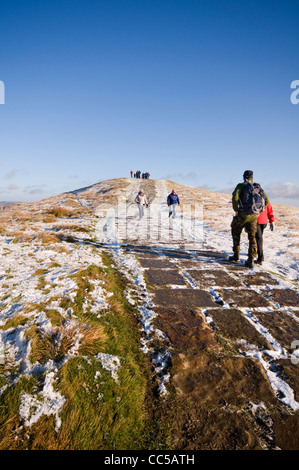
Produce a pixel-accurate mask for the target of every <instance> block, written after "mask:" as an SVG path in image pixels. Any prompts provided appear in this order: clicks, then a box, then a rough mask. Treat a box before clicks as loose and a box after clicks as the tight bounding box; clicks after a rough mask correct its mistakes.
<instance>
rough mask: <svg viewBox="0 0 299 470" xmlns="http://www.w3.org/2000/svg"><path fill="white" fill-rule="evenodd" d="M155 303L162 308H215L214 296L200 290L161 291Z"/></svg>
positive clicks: (156, 294)
mask: <svg viewBox="0 0 299 470" xmlns="http://www.w3.org/2000/svg"><path fill="white" fill-rule="evenodd" d="M154 303H155V304H156V305H160V306H182V307H191V308H192V307H193V308H194V307H215V305H216V304H215V302H214V301H213V298H212V296H211V295H210V294H209V293H208V292H206V291H203V290H200V289H159V290H158V291H156V293H155V298H154Z"/></svg>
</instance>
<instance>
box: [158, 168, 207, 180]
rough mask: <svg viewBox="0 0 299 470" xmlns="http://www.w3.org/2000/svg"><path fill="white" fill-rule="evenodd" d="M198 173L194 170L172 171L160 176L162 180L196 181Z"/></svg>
mask: <svg viewBox="0 0 299 470" xmlns="http://www.w3.org/2000/svg"><path fill="white" fill-rule="evenodd" d="M197 178H198V175H197V173H196V172H195V171H189V173H172V174H169V175H166V176H162V177H161V179H163V180H171V181H176V180H181V181H193V182H194V181H197Z"/></svg>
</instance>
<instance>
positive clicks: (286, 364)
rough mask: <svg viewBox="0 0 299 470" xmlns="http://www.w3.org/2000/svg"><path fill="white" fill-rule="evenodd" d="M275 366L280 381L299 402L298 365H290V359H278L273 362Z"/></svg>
mask: <svg viewBox="0 0 299 470" xmlns="http://www.w3.org/2000/svg"><path fill="white" fill-rule="evenodd" d="M275 366H276V367H277V368H278V369H279V371H280V376H281V377H282V379H283V380H285V381H286V382H287V383H288V384H289V385H290V387H291V388H292V389H293V390H294V398H295V400H296V401H298V402H299V374H298V369H299V364H292V362H291V359H279V360H278V361H275ZM298 418H299V415H298ZM298 429H299V428H298Z"/></svg>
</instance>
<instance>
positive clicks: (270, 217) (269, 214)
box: [255, 202, 275, 264]
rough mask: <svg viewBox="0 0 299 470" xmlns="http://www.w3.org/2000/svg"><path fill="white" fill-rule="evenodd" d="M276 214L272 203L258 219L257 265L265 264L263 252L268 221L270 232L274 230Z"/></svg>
mask: <svg viewBox="0 0 299 470" xmlns="http://www.w3.org/2000/svg"><path fill="white" fill-rule="evenodd" d="M274 220H275V217H274V214H273V208H272V204H271V202H268V204H267V207H266V208H265V210H264V211H263V212H261V213H260V215H259V216H258V219H257V230H256V243H257V259H256V260H255V263H257V264H263V261H264V251H263V233H264V230H265V228H266V227H267V224H268V221H269V223H270V230H271V231H272V232H273V230H274Z"/></svg>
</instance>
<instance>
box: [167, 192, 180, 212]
mask: <svg viewBox="0 0 299 470" xmlns="http://www.w3.org/2000/svg"><path fill="white" fill-rule="evenodd" d="M167 205H168V207H169V216H168V217H171V215H172V218H173V219H175V217H176V206H177V205H180V199H179V196H178V195H177V194H176V192H175V190H174V189H173V190H172V191H171V193H170V194H169V195H168V197H167Z"/></svg>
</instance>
